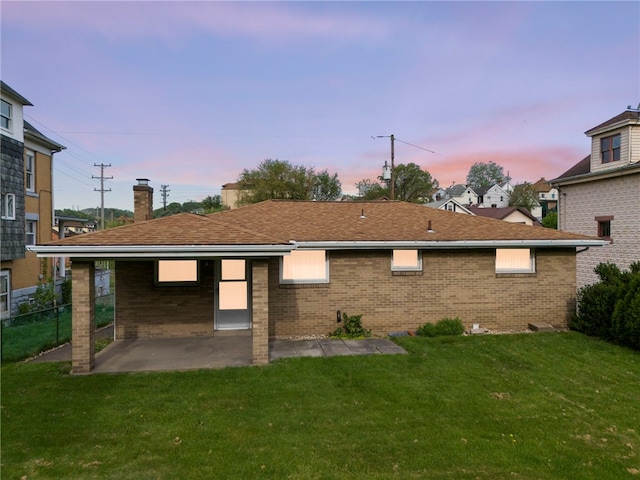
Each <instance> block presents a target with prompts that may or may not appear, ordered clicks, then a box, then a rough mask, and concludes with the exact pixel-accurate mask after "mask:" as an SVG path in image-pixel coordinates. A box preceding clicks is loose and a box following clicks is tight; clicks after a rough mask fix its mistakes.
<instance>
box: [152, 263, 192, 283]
mask: <svg viewBox="0 0 640 480" xmlns="http://www.w3.org/2000/svg"><path fill="white" fill-rule="evenodd" d="M156 284H157V285H197V284H198V261H197V260H158V262H157V263H156Z"/></svg>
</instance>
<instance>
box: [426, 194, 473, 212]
mask: <svg viewBox="0 0 640 480" xmlns="http://www.w3.org/2000/svg"><path fill="white" fill-rule="evenodd" d="M424 206H425V207H429V208H435V209H437V210H447V211H449V212H456V213H464V214H465V215H473V213H472V212H471V210H469V209H468V208H467V207H465V206H464V205H462V204H461V203H460V202H458V201H457V200H455V199H453V198H445V199H443V200H436V201H435V202H430V203H425V205H424Z"/></svg>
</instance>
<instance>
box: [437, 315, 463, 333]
mask: <svg viewBox="0 0 640 480" xmlns="http://www.w3.org/2000/svg"><path fill="white" fill-rule="evenodd" d="M436 331H437V332H438V335H462V334H463V333H464V325H463V324H462V320H460V319H459V318H458V317H456V318H443V319H442V320H440V321H439V322H438V323H436Z"/></svg>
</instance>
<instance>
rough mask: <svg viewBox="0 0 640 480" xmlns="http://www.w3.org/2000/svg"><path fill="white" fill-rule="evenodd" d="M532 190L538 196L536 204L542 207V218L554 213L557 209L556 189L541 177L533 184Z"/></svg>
mask: <svg viewBox="0 0 640 480" xmlns="http://www.w3.org/2000/svg"><path fill="white" fill-rule="evenodd" d="M533 189H534V190H535V191H536V193H537V194H538V203H539V204H540V206H541V207H542V217H543V218H544V217H546V216H547V213H549V212H555V211H557V209H558V189H557V188H556V187H554V186H552V185H551V184H549V182H547V181H546V180H545V178H544V177H542V178H541V179H540V180H538V181H537V182H536V183H534V184H533Z"/></svg>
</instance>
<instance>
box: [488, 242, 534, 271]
mask: <svg viewBox="0 0 640 480" xmlns="http://www.w3.org/2000/svg"><path fill="white" fill-rule="evenodd" d="M496 273H535V256H534V254H533V251H532V250H531V249H530V248H497V249H496Z"/></svg>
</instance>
